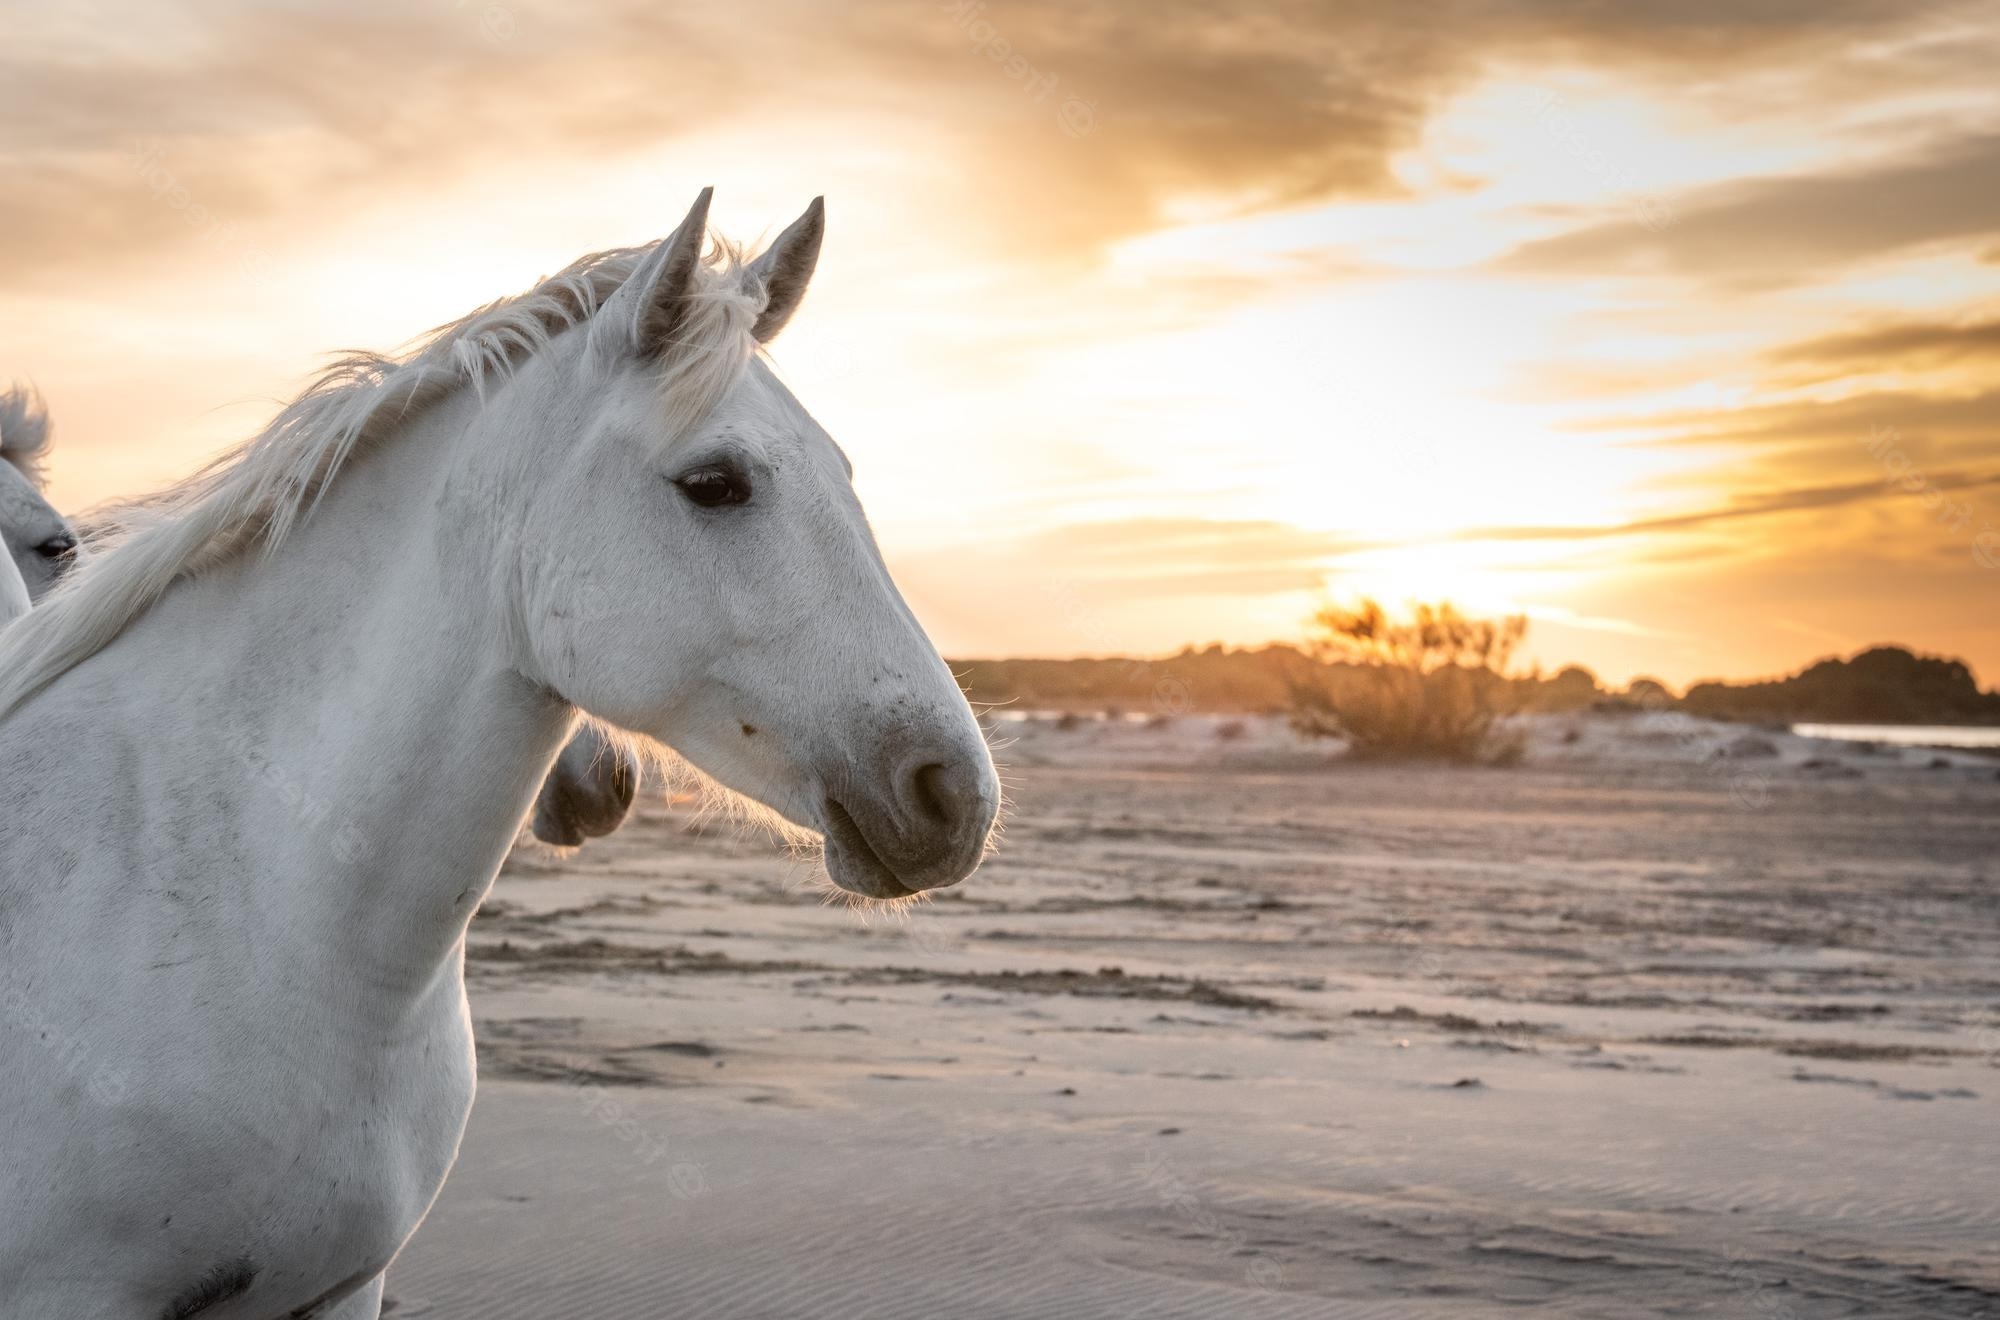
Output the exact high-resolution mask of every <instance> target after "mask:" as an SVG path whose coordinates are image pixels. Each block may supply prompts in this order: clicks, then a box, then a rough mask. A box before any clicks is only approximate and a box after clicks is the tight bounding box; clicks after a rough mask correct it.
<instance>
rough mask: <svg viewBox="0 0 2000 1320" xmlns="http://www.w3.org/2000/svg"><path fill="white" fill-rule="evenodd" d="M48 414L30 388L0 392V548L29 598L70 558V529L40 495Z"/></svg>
mask: <svg viewBox="0 0 2000 1320" xmlns="http://www.w3.org/2000/svg"><path fill="white" fill-rule="evenodd" d="M48 452H49V415H48V411H47V410H46V409H45V408H43V407H42V401H41V399H40V398H39V397H37V396H36V394H35V393H34V391H33V390H30V389H27V388H25V387H24V386H19V385H17V386H15V387H14V388H12V389H9V390H6V391H4V392H0V549H4V552H5V554H6V557H7V558H9V559H11V560H12V561H13V562H14V566H15V568H16V569H18V570H19V576H20V579H21V581H22V583H23V584H24V585H25V586H26V588H27V592H28V596H29V598H30V599H31V600H40V599H41V598H42V597H43V596H44V595H46V594H47V593H48V591H49V589H50V588H51V587H53V586H55V584H56V581H57V580H58V579H59V578H61V577H62V575H63V574H64V573H65V572H67V571H68V570H69V568H70V567H71V566H72V565H73V564H75V562H76V557H77V551H76V530H75V529H74V528H72V527H71V526H70V525H69V523H68V521H67V520H66V519H64V518H63V516H62V515H61V514H59V513H57V512H56V511H55V509H54V508H53V507H51V506H50V504H49V502H48V500H47V498H45V497H44V495H43V493H42V492H43V487H44V484H45V482H44V477H45V472H44V467H43V465H44V464H45V463H46V461H47V459H48Z"/></svg>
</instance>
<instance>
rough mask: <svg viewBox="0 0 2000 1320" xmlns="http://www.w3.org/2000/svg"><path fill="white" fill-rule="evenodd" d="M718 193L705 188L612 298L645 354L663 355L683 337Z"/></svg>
mask: <svg viewBox="0 0 2000 1320" xmlns="http://www.w3.org/2000/svg"><path fill="white" fill-rule="evenodd" d="M714 195H715V189H713V188H703V189H702V190H701V196H699V197H697V198H695V199H694V206H693V208H692V209H691V210H689V211H688V213H687V219H685V220H683V221H681V224H680V228H678V229H676V230H674V232H673V233H672V234H670V235H668V236H667V238H666V239H665V240H664V241H662V242H661V243H660V245H659V246H658V247H656V248H654V249H653V251H652V254H651V255H650V256H648V257H647V258H646V260H645V261H644V262H642V263H641V264H640V266H639V268H638V269H637V270H635V271H633V272H632V277H631V278H630V279H628V280H626V281H625V284H624V287H622V288H620V289H619V290H618V292H617V293H616V294H615V295H613V303H614V304H615V306H616V308H617V311H618V314H619V315H620V316H621V317H623V318H625V319H626V323H627V324H628V325H629V326H630V328H631V334H632V339H631V342H632V346H633V348H634V349H635V350H636V351H637V352H638V353H640V354H641V355H643V356H646V357H664V356H666V354H667V352H668V350H670V349H671V348H672V347H673V346H674V344H675V343H677V342H678V341H679V339H680V334H681V330H682V329H683V327H684V326H685V325H686V322H687V317H688V311H689V296H690V294H691V293H692V292H693V290H694V277H695V272H696V270H697V268H699V267H700V265H701V248H702V244H703V243H704V242H705V241H706V240H707V238H708V203H709V199H710V198H711V197H713V196H714ZM606 310H607V311H609V310H611V308H607V309H606Z"/></svg>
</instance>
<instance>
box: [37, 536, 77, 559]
mask: <svg viewBox="0 0 2000 1320" xmlns="http://www.w3.org/2000/svg"><path fill="white" fill-rule="evenodd" d="M35 553H36V554H38V555H40V556H41V557H42V558H44V559H68V558H70V557H71V556H72V555H74V554H75V553H76V538H75V537H74V536H72V535H70V534H69V533H68V532H57V533H56V534H55V535H54V536H51V537H50V538H49V539H48V540H46V541H44V542H42V543H41V544H40V545H38V546H36V547H35Z"/></svg>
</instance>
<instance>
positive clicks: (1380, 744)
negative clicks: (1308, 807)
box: [1291, 600, 1528, 765]
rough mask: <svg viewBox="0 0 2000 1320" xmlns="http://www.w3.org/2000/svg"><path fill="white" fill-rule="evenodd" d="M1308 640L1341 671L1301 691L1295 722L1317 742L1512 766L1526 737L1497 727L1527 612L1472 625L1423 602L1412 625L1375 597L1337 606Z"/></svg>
mask: <svg viewBox="0 0 2000 1320" xmlns="http://www.w3.org/2000/svg"><path fill="white" fill-rule="evenodd" d="M1313 624H1314V628H1315V634H1314V636H1313V637H1312V639H1311V640H1310V642H1309V643H1308V645H1309V647H1310V649H1311V651H1312V652H1313V654H1314V655H1315V656H1317V657H1318V658H1320V659H1322V660H1325V661H1327V662H1329V663H1331V664H1334V665H1335V666H1336V667H1335V668H1332V669H1329V670H1328V671H1327V672H1326V674H1325V675H1324V676H1323V677H1320V678H1317V679H1315V680H1314V681H1313V682H1310V683H1306V684H1301V685H1298V686H1295V687H1294V688H1293V691H1292V711H1291V718H1292V726H1293V728H1295V729H1297V730H1298V731H1299V732H1300V733H1302V734H1306V735H1308V736H1312V737H1342V738H1346V739H1347V740H1348V743H1349V745H1350V747H1351V748H1352V754H1353V755H1355V756H1358V757H1375V758H1381V759H1432V760H1450V761H1472V762H1483V763H1487V764H1495V765H1511V764H1513V763H1514V762H1516V761H1518V760H1519V759H1520V757H1521V750H1522V749H1521V744H1520V741H1519V739H1518V738H1512V739H1510V738H1505V737H1502V736H1500V735H1499V733H1498V732H1497V731H1496V729H1495V724H1496V722H1497V721H1498V720H1499V719H1500V718H1501V717H1502V716H1503V715H1506V714H1508V713H1509V712H1510V709H1511V705H1510V697H1509V685H1508V682H1507V680H1506V679H1505V678H1504V677H1503V674H1504V672H1505V670H1506V668H1507V664H1508V661H1509V660H1510V659H1512V657H1513V654H1514V650H1515V648H1516V647H1517V646H1519V645H1520V642H1521V638H1522V637H1523V636H1524V635H1525V634H1526V633H1527V630H1528V621H1527V619H1526V617H1525V616H1522V615H1515V616H1512V617H1510V618H1506V619H1468V618H1466V617H1465V616H1464V615H1463V614H1461V613H1459V611H1458V610H1457V609H1456V608H1455V607H1454V606H1452V605H1450V604H1448V603H1444V604H1438V605H1418V606H1416V607H1415V608H1414V610H1413V611H1412V614H1411V617H1410V618H1409V620H1408V621H1407V622H1401V621H1396V620H1392V619H1390V618H1389V617H1388V615H1387V614H1386V613H1385V612H1384V611H1383V609H1382V607H1381V606H1380V605H1379V604H1377V603H1376V602H1374V601H1372V600H1368V601H1363V602H1362V603H1361V605H1360V607H1359V608H1358V609H1353V610H1345V609H1338V608H1328V609H1325V610H1322V611H1321V612H1320V613H1319V615H1318V616H1317V617H1316V618H1315V619H1314V620H1313Z"/></svg>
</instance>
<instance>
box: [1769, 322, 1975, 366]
mask: <svg viewBox="0 0 2000 1320" xmlns="http://www.w3.org/2000/svg"><path fill="white" fill-rule="evenodd" d="M1995 358H2000V321H1995V320H1986V321H1960V322H1948V321H1897V322H1892V323H1889V324H1884V325H1878V326H1874V327H1872V328H1869V329H1866V330H1850V331H1846V332H1843V333H1841V334H1832V335H1821V336H1819V337H1817V338H1814V339H1807V340H1803V341H1801V342H1799V343H1795V344H1786V345H1784V346H1782V347H1780V348H1777V349H1773V350H1772V351H1771V352H1769V353H1767V354H1765V359H1766V360H1767V361H1769V362H1773V363H1776V364H1779V365H1780V366H1809V367H1822V368H1825V369H1826V374H1828V375H1834V374H1844V373H1847V372H1855V371H1862V372H1866V371H1884V370H1891V369H1895V370H1905V371H1909V370H1931V369H1934V368H1937V367H1943V366H1951V365H1954V364H1958V363H1963V362H1984V361H1988V360H1991V359H1995Z"/></svg>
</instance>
